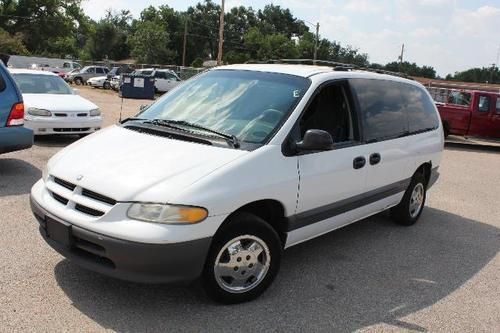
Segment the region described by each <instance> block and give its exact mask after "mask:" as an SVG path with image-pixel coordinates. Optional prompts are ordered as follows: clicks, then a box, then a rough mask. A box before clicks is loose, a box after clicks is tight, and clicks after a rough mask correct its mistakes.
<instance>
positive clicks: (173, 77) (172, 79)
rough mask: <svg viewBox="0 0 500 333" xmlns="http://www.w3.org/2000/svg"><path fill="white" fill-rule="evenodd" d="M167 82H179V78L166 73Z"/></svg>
mask: <svg viewBox="0 0 500 333" xmlns="http://www.w3.org/2000/svg"><path fill="white" fill-rule="evenodd" d="M165 76H166V78H167V80H171V81H177V77H176V76H175V75H174V74H172V73H165Z"/></svg>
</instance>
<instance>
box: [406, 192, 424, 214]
mask: <svg viewBox="0 0 500 333" xmlns="http://www.w3.org/2000/svg"><path fill="white" fill-rule="evenodd" d="M424 194H425V189H424V185H423V184H422V183H418V184H417V185H415V187H414V188H413V192H412V193H411V197H410V206H409V210H410V216H411V217H412V218H415V217H417V216H418V214H419V213H420V211H421V210H422V206H423V205H424Z"/></svg>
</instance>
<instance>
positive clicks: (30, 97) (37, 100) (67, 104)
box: [23, 94, 98, 112]
mask: <svg viewBox="0 0 500 333" xmlns="http://www.w3.org/2000/svg"><path fill="white" fill-rule="evenodd" d="M23 99H24V107H25V109H26V110H27V109H28V108H38V109H45V110H49V111H66V112H71V111H75V112H88V111H90V110H93V109H97V108H98V106H97V105H95V104H94V103H92V102H91V101H89V100H86V99H85V98H83V97H82V96H79V95H63V94H23Z"/></svg>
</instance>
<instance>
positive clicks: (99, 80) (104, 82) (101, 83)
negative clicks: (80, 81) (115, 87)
mask: <svg viewBox="0 0 500 333" xmlns="http://www.w3.org/2000/svg"><path fill="white" fill-rule="evenodd" d="M87 84H88V85H89V86H91V87H94V88H104V89H111V83H110V82H109V80H108V77H107V76H96V77H93V78H90V79H88V80H87Z"/></svg>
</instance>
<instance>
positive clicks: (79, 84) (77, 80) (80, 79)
mask: <svg viewBox="0 0 500 333" xmlns="http://www.w3.org/2000/svg"><path fill="white" fill-rule="evenodd" d="M75 84H76V85H77V86H81V85H82V84H83V80H82V78H81V77H77V78H75Z"/></svg>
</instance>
